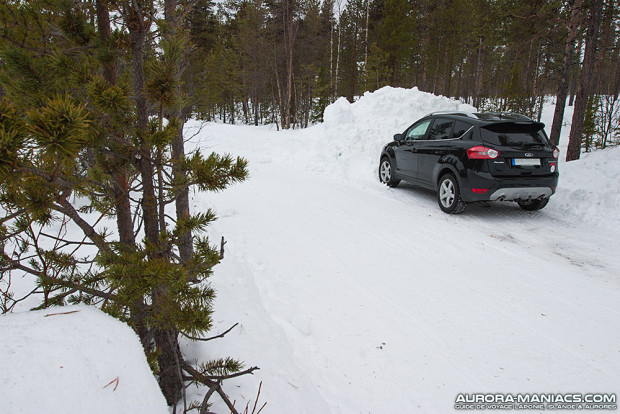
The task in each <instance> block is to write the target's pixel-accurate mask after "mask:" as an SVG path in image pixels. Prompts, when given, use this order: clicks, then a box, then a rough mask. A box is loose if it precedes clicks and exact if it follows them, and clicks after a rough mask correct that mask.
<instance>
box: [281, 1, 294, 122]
mask: <svg viewBox="0 0 620 414" xmlns="http://www.w3.org/2000/svg"><path fill="white" fill-rule="evenodd" d="M285 3H286V7H285V10H284V54H285V56H286V95H285V101H284V117H283V118H284V123H283V125H282V128H283V129H289V128H290V127H291V100H292V97H293V41H294V39H295V33H294V27H293V20H294V19H293V10H294V6H295V0H285Z"/></svg>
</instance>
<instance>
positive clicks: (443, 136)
mask: <svg viewBox="0 0 620 414" xmlns="http://www.w3.org/2000/svg"><path fill="white" fill-rule="evenodd" d="M453 126H454V120H452V119H446V118H436V119H435V120H434V121H433V124H432V125H431V127H430V128H429V131H428V134H426V137H425V138H424V139H423V140H420V141H419V142H418V148H417V154H418V175H417V180H418V181H419V183H420V184H421V185H423V186H425V187H429V188H435V187H434V186H435V183H434V180H433V172H434V169H435V166H436V165H437V162H438V161H439V158H441V156H442V155H444V154H446V152H447V151H449V150H450V139H451V138H452V129H453Z"/></svg>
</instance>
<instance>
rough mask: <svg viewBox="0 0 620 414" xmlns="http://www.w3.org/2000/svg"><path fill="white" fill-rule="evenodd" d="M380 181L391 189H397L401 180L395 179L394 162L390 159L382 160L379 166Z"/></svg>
mask: <svg viewBox="0 0 620 414" xmlns="http://www.w3.org/2000/svg"><path fill="white" fill-rule="evenodd" d="M379 180H380V181H381V182H382V183H383V184H385V185H387V186H390V187H396V186H397V185H398V183H400V180H396V179H394V175H393V174H392V162H391V161H390V159H389V158H388V157H383V158H381V163H380V164H379Z"/></svg>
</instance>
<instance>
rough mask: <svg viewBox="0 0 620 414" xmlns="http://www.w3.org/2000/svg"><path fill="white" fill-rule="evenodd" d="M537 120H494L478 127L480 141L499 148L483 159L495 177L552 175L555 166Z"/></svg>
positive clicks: (545, 136)
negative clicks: (489, 156)
mask: <svg viewBox="0 0 620 414" xmlns="http://www.w3.org/2000/svg"><path fill="white" fill-rule="evenodd" d="M544 127H545V124H542V123H540V122H532V121H529V122H514V121H512V122H498V123H494V124H490V125H487V126H484V127H481V128H480V135H481V138H482V141H483V142H484V144H485V145H486V146H488V147H490V148H493V149H495V150H497V151H499V155H498V156H497V158H494V159H487V163H488V166H489V172H490V173H491V175H493V176H495V177H527V176H545V175H550V174H552V173H553V172H554V171H555V170H556V168H557V159H555V158H553V150H554V149H555V147H554V146H553V145H551V143H550V142H549V139H548V138H547V135H546V134H545V131H544Z"/></svg>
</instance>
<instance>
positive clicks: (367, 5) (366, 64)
mask: <svg viewBox="0 0 620 414" xmlns="http://www.w3.org/2000/svg"><path fill="white" fill-rule="evenodd" d="M369 17H370V0H366V38H365V40H364V91H366V90H368V22H369Z"/></svg>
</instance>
